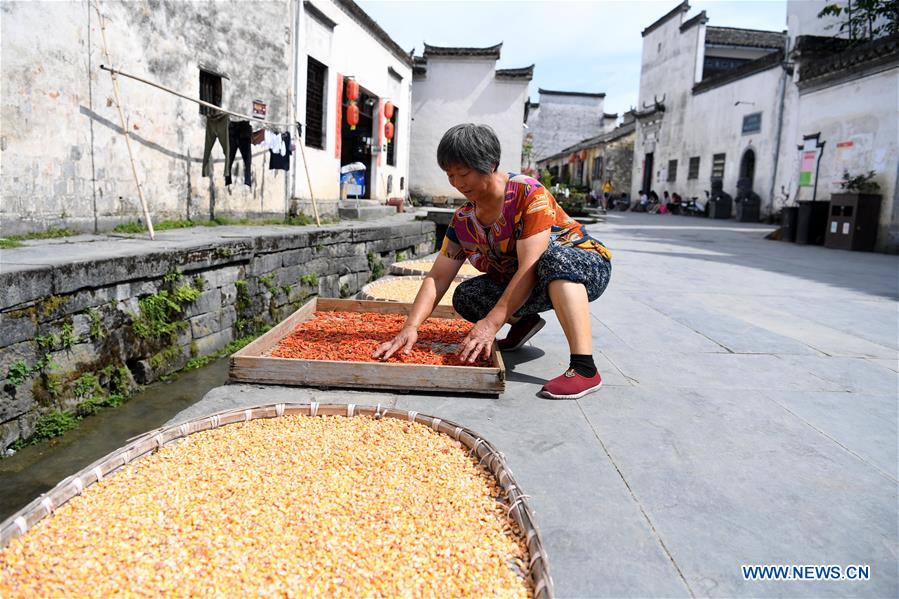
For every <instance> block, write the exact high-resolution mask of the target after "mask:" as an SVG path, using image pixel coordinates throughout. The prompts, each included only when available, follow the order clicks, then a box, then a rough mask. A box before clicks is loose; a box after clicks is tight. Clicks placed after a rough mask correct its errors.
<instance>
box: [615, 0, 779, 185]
mask: <svg viewBox="0 0 899 599" xmlns="http://www.w3.org/2000/svg"><path fill="white" fill-rule="evenodd" d="M689 9H690V6H689V4H688V3H687V2H682V3H681V4H679V5H678V6H677V7H675V8H674V10H672V11H670V12H669V13H667V14H666V15H665V16H663V17H662V18H660V19H659V20H658V21H656V22H655V23H653V24H652V25H650V26H649V27H647V28H646V29H644V30H643V33H642V35H643V60H642V63H643V66H642V71H641V77H640V95H639V100H638V102H639V107H638V109H637V111H636V116H637V123H638V125H637V132H636V142H635V147H634V167H633V168H634V170H633V178H632V185H631V193H632V194H634V195H636V194H638V193H639V191H640V190H646V191H649V190H654V191H656V192H657V193H658V194H659V195H660V196H661V195H662V192H663V191H665V190H667V191H669V192H671V193H674V192H677V193H679V194H680V195H682V196H684V197H686V198H689V197H691V196H697V197H702V196H704V193H705V191H706V190H710V188H711V180H712V179H721V180H722V181H723V184H724V189H725V190H726V191H728V192H729V193H731V194H735V193H736V189H737V180H738V179H740V178H743V179H746V180H748V181H749V184H750V185H751V186H752V189H753V190H754V191H755V192H756V193H758V194H759V195H761V196H762V197H763V198H764V197H766V196H767V197H770V194H771V183H772V180H773V179H772V177H773V173H774V169H775V164H776V162H777V160H776V156H777V152H778V148H777V142H776V140H777V138H778V130H779V129H778V128H779V127H780V126H781V116H782V95H783V94H782V90H783V87H784V85H785V84H786V81H787V79H788V75H787V73H786V71H785V70H784V69H783V67H782V63H783V59H784V51H785V47H786V41H787V36H786V33H778V32H768V31H755V30H748V29H735V28H730V27H711V26H709V25H707V22H708V18H707V17H706V14H705V12H701V13H699V14H698V15H696V16H694V17H693V18H690V19H687V18H686V15H687V12H688V11H689ZM778 90H781V93H779V91H778Z"/></svg>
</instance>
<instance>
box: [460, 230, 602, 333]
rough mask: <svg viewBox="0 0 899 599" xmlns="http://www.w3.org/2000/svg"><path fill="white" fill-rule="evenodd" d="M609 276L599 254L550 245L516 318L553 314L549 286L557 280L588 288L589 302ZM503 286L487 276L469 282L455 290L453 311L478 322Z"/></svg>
mask: <svg viewBox="0 0 899 599" xmlns="http://www.w3.org/2000/svg"><path fill="white" fill-rule="evenodd" d="M611 276H612V263H611V262H609V261H607V260H605V259H604V258H603V257H602V256H600V255H599V254H598V253H596V252H593V251H590V250H582V249H578V248H574V247H568V246H561V245H556V244H552V245H550V246H549V247H548V248H547V249H546V251H545V252H543V255H542V256H541V257H540V260H539V261H538V262H537V284H536V286H535V287H534V290H533V291H532V292H531V295H530V297H528V299H527V301H526V302H525V303H524V305H523V306H522V307H521V308H519V309H518V311H517V312H516V313H515V316H525V315H527V314H537V313H538V312H546V311H548V310H552V308H553V305H552V302H551V301H550V299H549V284H550V283H551V282H553V281H555V280H557V279H563V280H566V281H574V282H575V283H583V285H584V287H586V288H587V298H588V300H589V301H591V302H592V301H593V300H595V299H596V298H598V297H599V296H600V295H602V293H603V291H605V290H606V286H607V285H608V284H609V278H610V277H611ZM506 285H507V283H500V282H499V281H496V280H494V279H492V278H491V277H490V276H489V275H481V276H479V277H474V278H472V279H468V280H467V281H464V282H462V283H460V284H459V286H458V287H456V291H455V293H454V294H453V308H455V310H456V312H458V313H459V315H460V316H461V317H462V318H464V319H465V320H467V321H469V322H477V321H479V320H481V319H482V318H484V317H485V316H487V313H488V312H490V310H492V309H493V308H494V306H496V303H497V302H498V301H499V298H500V296H502V294H503V292H504V291H505V290H506Z"/></svg>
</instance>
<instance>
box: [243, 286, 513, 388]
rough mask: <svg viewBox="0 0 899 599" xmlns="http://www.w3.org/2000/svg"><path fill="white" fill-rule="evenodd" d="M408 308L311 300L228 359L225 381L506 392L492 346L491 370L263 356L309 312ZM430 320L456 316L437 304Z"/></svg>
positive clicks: (404, 310) (503, 372) (405, 310)
mask: <svg viewBox="0 0 899 599" xmlns="http://www.w3.org/2000/svg"><path fill="white" fill-rule="evenodd" d="M410 308H411V304H408V303H400V302H383V301H365V300H347V299H327V298H319V297H315V298H312V299H311V300H309V302H307V303H306V304H305V305H304V306H303V307H301V308H300V309H299V310H297V311H296V312H294V313H293V314H291V315H290V316H288V317H287V318H286V319H285V320H283V321H282V322H281V323H280V324H278V325H277V326H276V327H275V328H273V329H272V330H270V331H269V332H268V333H266V334H264V335H262V336H261V337H259V338H258V339H256V340H255V341H253V343H251V344H249V345H247V346H246V347H244V348H243V349H241V350H240V351H238V352H236V353H234V354H233V355H232V356H231V367H230V373H231V376H230V378H231V381H232V382H240V383H268V384H276V385H293V386H301V387H350V388H360V389H379V390H395V391H435V392H444V393H477V394H487V395H499V394H501V393H503V392H504V391H505V390H506V369H505V367H504V366H503V360H502V357H501V356H500V353H499V351H497V346H496V342H495V341H494V343H493V348H492V349H491V352H490V360H491V362H492V364H493V365H492V366H490V367H483V366H437V365H432V364H396V363H386V362H348V361H338V360H301V359H296V358H276V357H273V356H270V355H267V354H269V353H270V352H271V351H272V350H273V349H274V348H275V346H276V345H278V342H280V341H281V339H283V338H284V337H286V336H287V335H289V334H290V333H291V332H292V331H293V330H294V329H295V328H296V326H297V325H298V324H300V323H301V322H303V321H306V320H309V319H310V318H312V317H313V313H314V312H317V311H318V312H373V313H377V314H408V313H409V309H410ZM431 316H432V317H434V318H453V319H457V318H459V315H458V314H456V312H455V311H454V310H453V309H452V308H451V307H449V306H438V307H437V308H436V309H435V310H434V312H433V313H432V314H431Z"/></svg>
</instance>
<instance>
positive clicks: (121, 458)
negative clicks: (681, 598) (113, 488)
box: [0, 402, 554, 599]
mask: <svg viewBox="0 0 899 599" xmlns="http://www.w3.org/2000/svg"><path fill="white" fill-rule="evenodd" d="M292 415H301V416H346V417H353V416H370V417H374V418H376V419H379V418H395V419H398V420H408V421H410V422H418V423H419V424H424V425H427V426H430V427H431V429H433V430H434V431H437V432H438V433H441V434H444V435H448V436H450V437H452V438H453V439H455V440H456V441H458V442H460V443H461V444H462V445H464V446H465V447H467V448H468V449H469V451H470V453H471V455H472V457H473V458H476V459H477V460H478V463H479V464H482V465H483V466H485V467H486V468H487V469H488V470H489V471H490V472H491V474H493V476H494V478H495V479H496V482H497V483H498V484H499V486H500V488H502V489H503V491H505V493H506V502H507V503H508V510H509V515H510V517H512V519H513V520H514V521H515V523H516V524H517V525H518V526H519V527H520V528H521V530H522V531H523V532H524V535H525V542H526V545H527V548H528V554H529V556H530V557H529V562H528V576H529V577H530V578H531V580H532V582H533V584H534V597H536V598H537V599H544V598H546V599H548V598H551V597H553V596H554V590H553V581H552V577H551V576H550V573H549V561H548V559H547V556H546V551H545V549H544V547H543V541H542V539H541V538H540V532H539V531H538V530H537V525H536V524H535V522H534V516H533V510H532V509H531V507H530V506H529V505H528V502H527V499H526V496H525V495H524V494H523V493H522V492H521V490H520V489H519V487H518V485H517V483H516V482H515V479H514V478H513V476H512V472H511V471H510V470H509V467H508V466H507V465H506V463H505V459H504V457H503V455H502V454H501V453H500V452H498V451H497V450H496V448H494V446H493V445H492V444H491V443H490V442H489V441H487V440H485V439H483V438H482V437H481V436H480V435H478V434H477V433H475V432H473V431H471V430H470V429H468V428H465V427H463V426H459V425H458V424H456V423H454V422H451V421H449V420H442V419H440V418H436V417H434V416H427V415H425V414H419V413H418V412H415V411H406V410H397V409H394V408H382V407H381V405H380V404H378V405H377V406H375V407H373V406H357V405H355V404H346V405H343V404H319V403H316V402H312V403H309V404H295V403H280V404H269V405H263V406H256V407H253V408H248V409H234V410H226V411H223V412H219V413H217V414H213V415H211V416H206V417H203V418H195V419H193V420H189V421H187V422H184V423H181V424H177V425H171V426H166V427H162V428H159V429H156V430H153V431H150V432H148V433H144V434H143V435H140V436H138V437H135V438H134V439H132V441H131V442H130V443H128V444H127V445H125V446H124V447H121V448H119V449H117V450H115V451H113V452H112V453H110V454H108V455H107V456H105V457H103V458H100V459H99V460H97V461H96V462H94V463H92V464H90V465H89V466H87V467H86V468H84V469H82V470H80V471H79V472H77V473H76V474H73V475H72V476H69V477H68V478H66V479H64V480H63V481H62V482H60V483H59V484H57V485H56V486H55V487H54V488H53V489H51V490H50V491H48V492H47V493H44V494H43V495H41V496H40V497H38V498H37V499H35V500H34V501H32V502H31V503H29V504H28V505H26V506H25V507H24V508H22V509H21V510H19V511H18V512H16V513H15V514H13V515H12V516H10V517H9V518H7V519H6V520H5V521H3V522H2V523H0V548H3V547H6V546H7V545H8V544H9V543H10V541H12V540H13V539H15V538H17V537H20V536H22V535H24V534H25V533H26V532H28V530H29V529H31V528H32V527H33V526H34V525H35V524H37V523H38V522H39V521H41V520H42V519H44V518H46V517H48V516H50V515H51V514H53V512H54V510H56V509H57V508H59V507H60V506H62V505H64V504H65V503H66V502H68V501H69V500H70V499H72V498H73V497H76V496H78V495H80V494H81V493H82V492H83V491H84V490H85V489H86V488H88V487H90V486H91V485H93V484H94V483H96V482H99V481H101V480H103V479H104V478H106V477H109V476H112V475H114V474H115V473H116V472H118V471H119V470H121V469H122V467H124V466H125V465H126V464H128V463H130V462H133V461H135V460H139V459H140V458H142V457H144V456H147V455H149V454H152V453H153V452H155V451H157V450H158V449H160V448H161V447H163V446H165V445H168V444H170V443H174V442H177V441H179V440H180V439H183V438H185V437H188V436H189V435H192V434H194V433H198V432H200V431H205V430H209V429H213V428H219V427H222V426H227V425H229V424H235V423H238V422H247V421H249V420H255V419H257V418H278V417H280V416H292Z"/></svg>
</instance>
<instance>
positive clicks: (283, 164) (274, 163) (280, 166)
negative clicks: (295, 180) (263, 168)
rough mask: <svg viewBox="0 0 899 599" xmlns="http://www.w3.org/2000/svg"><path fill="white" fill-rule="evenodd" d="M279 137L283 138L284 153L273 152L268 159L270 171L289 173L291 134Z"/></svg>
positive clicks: (283, 134)
mask: <svg viewBox="0 0 899 599" xmlns="http://www.w3.org/2000/svg"><path fill="white" fill-rule="evenodd" d="M279 137H280V138H281V147H282V148H283V149H284V153H283V154H276V153H275V151H274V150H272V151H271V152H270V153H269V157H268V169H269V170H276V169H277V170H282V171H289V170H290V153H291V150H290V148H291V144H290V133H282V134H281V135H280V136H279Z"/></svg>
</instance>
